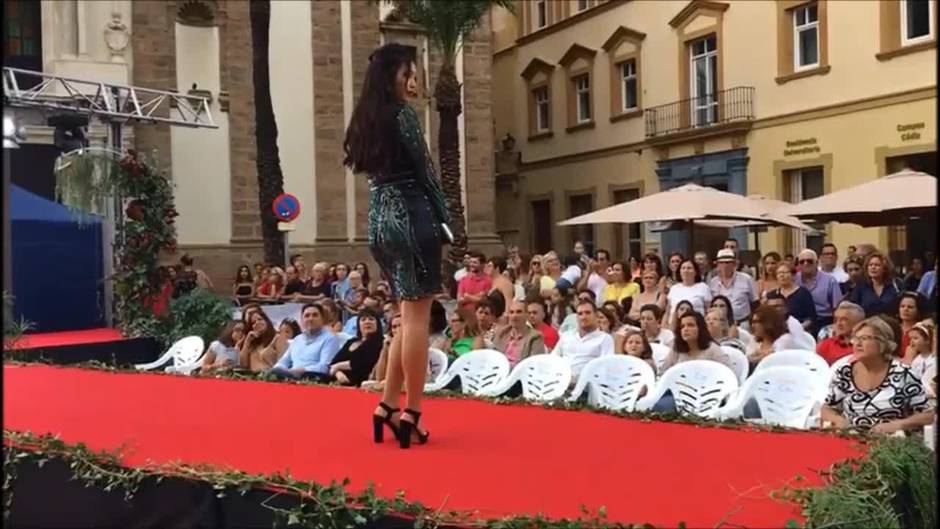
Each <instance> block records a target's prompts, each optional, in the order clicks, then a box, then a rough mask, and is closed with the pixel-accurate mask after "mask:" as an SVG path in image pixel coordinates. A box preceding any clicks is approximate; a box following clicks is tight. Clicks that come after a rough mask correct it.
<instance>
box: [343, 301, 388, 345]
mask: <svg viewBox="0 0 940 529" xmlns="http://www.w3.org/2000/svg"><path fill="white" fill-rule="evenodd" d="M360 292H362V291H361V290H360ZM364 308H365V309H371V310H374V311H376V312H378V311H379V310H381V309H382V302H381V301H380V300H379V298H377V297H376V296H375V295H374V294H364V297H363V298H362V305H361V306H360V307H359V308H358V310H357V312H358V311H359V310H362V309H364ZM357 318H358V316H352V317H351V318H349V319H347V320H346V324H345V325H343V333H344V334H346V335H347V336H355V335H356V329H357V328H358V325H359V322H358V321H357Z"/></svg>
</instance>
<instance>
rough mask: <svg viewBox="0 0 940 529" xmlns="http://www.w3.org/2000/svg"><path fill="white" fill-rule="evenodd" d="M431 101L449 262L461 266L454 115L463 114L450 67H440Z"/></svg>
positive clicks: (462, 229)
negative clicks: (448, 236)
mask: <svg viewBox="0 0 940 529" xmlns="http://www.w3.org/2000/svg"><path fill="white" fill-rule="evenodd" d="M434 98H435V99H436V100H437V111H438V113H439V115H440V128H439V129H438V133H437V150H438V156H439V159H440V164H441V188H442V191H443V192H444V200H445V201H446V202H447V210H448V212H449V213H450V220H451V224H450V227H451V230H452V231H453V233H454V244H453V245H451V248H450V253H449V255H448V258H449V260H450V261H451V263H452V264H453V263H460V262H461V261H462V260H463V255H464V253H466V251H467V230H466V224H465V223H464V216H463V200H462V192H461V188H460V139H459V137H458V130H457V116H459V115H460V113H461V112H462V111H463V109H462V108H461V105H460V83H459V82H457V75H456V72H455V71H454V66H453V64H447V63H445V64H444V65H442V66H441V71H440V75H438V78H437V84H436V85H435V86H434Z"/></svg>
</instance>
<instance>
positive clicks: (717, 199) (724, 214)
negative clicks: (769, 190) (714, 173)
mask: <svg viewBox="0 0 940 529" xmlns="http://www.w3.org/2000/svg"><path fill="white" fill-rule="evenodd" d="M765 201H766V202H765ZM772 202H773V201H771V200H769V199H763V200H755V199H751V198H748V197H745V196H743V195H736V194H734V193H728V192H725V191H719V190H717V189H713V188H710V187H702V186H700V185H697V184H685V185H683V186H679V187H675V188H673V189H669V190H667V191H662V192H659V193H655V194H652V195H649V196H645V197H642V198H638V199H636V200H631V201H630V202H624V203H622V204H617V205H615V206H610V207H607V208H604V209H600V210H597V211H594V212H591V213H588V214H586V215H580V216H578V217H574V218H572V219H568V220H566V221H563V222H560V223H559V225H560V226H575V225H579V224H611V223H620V224H635V223H641V222H671V221H685V222H688V223H689V233H690V239H691V240H690V245H691V244H692V243H693V242H694V236H695V222H696V221H699V220H709V219H710V220H738V221H758V222H763V223H766V224H768V225H776V226H789V227H791V228H797V229H800V230H810V229H812V228H810V227H809V226H807V225H806V224H803V223H802V222H801V221H800V220H799V219H796V218H793V217H788V216H786V215H780V214H778V213H774V212H772V211H771V209H772V207H771V206H772Z"/></svg>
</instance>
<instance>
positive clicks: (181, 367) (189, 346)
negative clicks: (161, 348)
mask: <svg viewBox="0 0 940 529" xmlns="http://www.w3.org/2000/svg"><path fill="white" fill-rule="evenodd" d="M204 352H205V344H204V342H203V341H202V338H200V337H199V336H187V337H185V338H182V339H180V340H178V341H177V342H176V343H174V344H173V345H172V346H171V347H170V348H169V349H167V351H166V352H165V353H163V356H161V357H160V358H158V359H157V360H155V361H153V362H150V363H149V364H136V365H135V366H134V368H136V369H139V370H141V371H150V370H153V369H159V368H161V367H163V366H164V365H166V364H167V363H169V362H171V361H172V362H173V365H172V366H168V367H167V369H166V372H167V373H176V372H185V373H186V374H189V373H191V372H192V371H193V370H195V369H196V368H197V367H199V360H200V359H201V358H202V355H203V353H204ZM194 364H195V365H194Z"/></svg>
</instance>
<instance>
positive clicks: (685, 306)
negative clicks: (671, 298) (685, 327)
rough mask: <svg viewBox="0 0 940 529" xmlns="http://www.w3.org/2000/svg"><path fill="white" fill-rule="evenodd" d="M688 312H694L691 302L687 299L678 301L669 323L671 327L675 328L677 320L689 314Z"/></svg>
mask: <svg viewBox="0 0 940 529" xmlns="http://www.w3.org/2000/svg"><path fill="white" fill-rule="evenodd" d="M690 312H695V308H693V306H692V302H691V301H689V300H687V299H684V300H682V301H680V302H679V304H678V305H676V310H675V312H674V313H673V316H672V321H671V322H670V325H671V326H672V327H675V326H676V324H677V323H678V322H679V318H681V317H682V316H685V315H686V314H689V313H690Z"/></svg>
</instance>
